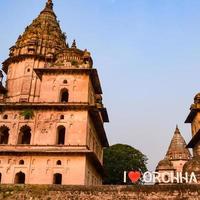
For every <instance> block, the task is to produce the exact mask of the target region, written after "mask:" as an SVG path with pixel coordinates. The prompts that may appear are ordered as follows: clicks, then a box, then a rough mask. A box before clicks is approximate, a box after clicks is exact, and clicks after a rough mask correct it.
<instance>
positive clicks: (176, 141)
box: [166, 125, 191, 160]
mask: <svg viewBox="0 0 200 200" xmlns="http://www.w3.org/2000/svg"><path fill="white" fill-rule="evenodd" d="M190 157H191V154H190V152H189V150H188V149H187V148H186V142H185V140H184V138H183V137H182V135H181V133H180V131H179V128H178V125H176V129H175V132H174V135H173V138H172V140H171V143H170V145H169V148H168V151H167V154H166V158H167V159H169V160H174V159H178V160H187V159H188V158H190Z"/></svg>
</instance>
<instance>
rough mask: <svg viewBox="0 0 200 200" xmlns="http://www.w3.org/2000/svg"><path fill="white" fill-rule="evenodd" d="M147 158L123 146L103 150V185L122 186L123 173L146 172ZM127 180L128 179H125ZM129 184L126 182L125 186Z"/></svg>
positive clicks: (113, 146) (137, 151)
mask: <svg viewBox="0 0 200 200" xmlns="http://www.w3.org/2000/svg"><path fill="white" fill-rule="evenodd" d="M146 164H147V157H146V156H145V155H144V154H142V153H141V152H140V151H139V150H137V149H135V148H133V147H131V146H129V145H124V144H115V145H112V146H110V147H108V148H105V149H104V170H105V177H104V180H103V183H104V184H114V185H115V184H124V182H123V177H124V171H127V172H128V171H140V172H145V171H147V167H146ZM127 180H128V179H127ZM128 183H130V181H129V182H127V184H128Z"/></svg>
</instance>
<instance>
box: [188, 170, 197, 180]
mask: <svg viewBox="0 0 200 200" xmlns="http://www.w3.org/2000/svg"><path fill="white" fill-rule="evenodd" d="M189 183H197V178H196V176H195V174H194V172H192V173H191V174H190V180H189Z"/></svg>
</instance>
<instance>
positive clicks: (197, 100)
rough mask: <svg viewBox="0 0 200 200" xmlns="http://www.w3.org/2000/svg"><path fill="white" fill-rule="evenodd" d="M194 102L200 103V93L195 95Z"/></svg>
mask: <svg viewBox="0 0 200 200" xmlns="http://www.w3.org/2000/svg"><path fill="white" fill-rule="evenodd" d="M194 103H200V93H198V94H196V95H195V97H194Z"/></svg>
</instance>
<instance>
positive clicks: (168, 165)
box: [156, 159, 174, 171]
mask: <svg viewBox="0 0 200 200" xmlns="http://www.w3.org/2000/svg"><path fill="white" fill-rule="evenodd" d="M160 170H174V167H173V164H172V162H171V161H169V160H168V159H164V160H161V161H160V162H159V163H158V165H157V167H156V171H160Z"/></svg>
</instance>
